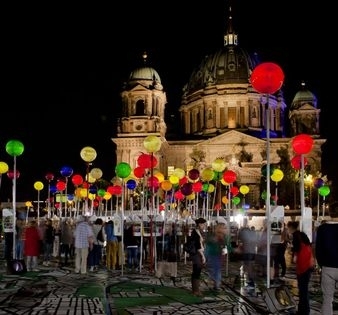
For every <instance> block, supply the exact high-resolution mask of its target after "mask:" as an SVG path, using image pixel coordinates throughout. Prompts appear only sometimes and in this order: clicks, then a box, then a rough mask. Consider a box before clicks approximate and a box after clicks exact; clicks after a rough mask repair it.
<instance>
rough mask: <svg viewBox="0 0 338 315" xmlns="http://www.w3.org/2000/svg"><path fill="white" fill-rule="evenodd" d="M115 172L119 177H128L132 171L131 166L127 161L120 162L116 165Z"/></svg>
mask: <svg viewBox="0 0 338 315" xmlns="http://www.w3.org/2000/svg"><path fill="white" fill-rule="evenodd" d="M115 172H116V175H117V176H118V177H121V178H126V177H128V176H129V175H130V173H131V167H130V165H129V164H128V163H126V162H120V163H119V164H117V165H116V168H115Z"/></svg>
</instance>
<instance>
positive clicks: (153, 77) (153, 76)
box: [129, 66, 161, 84]
mask: <svg viewBox="0 0 338 315" xmlns="http://www.w3.org/2000/svg"><path fill="white" fill-rule="evenodd" d="M139 80H150V81H153V82H157V83H160V84H161V78H160V76H159V74H158V73H157V71H156V70H155V69H154V68H151V67H146V66H144V67H141V68H137V69H135V70H133V71H132V72H131V73H130V76H129V81H139Z"/></svg>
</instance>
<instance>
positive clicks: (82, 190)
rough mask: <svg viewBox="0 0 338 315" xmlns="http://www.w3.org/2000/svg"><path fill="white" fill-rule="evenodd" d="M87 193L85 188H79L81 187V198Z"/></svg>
mask: <svg viewBox="0 0 338 315" xmlns="http://www.w3.org/2000/svg"><path fill="white" fill-rule="evenodd" d="M87 193H88V191H87V189H86V188H81V189H80V196H81V197H82V198H84V197H87Z"/></svg>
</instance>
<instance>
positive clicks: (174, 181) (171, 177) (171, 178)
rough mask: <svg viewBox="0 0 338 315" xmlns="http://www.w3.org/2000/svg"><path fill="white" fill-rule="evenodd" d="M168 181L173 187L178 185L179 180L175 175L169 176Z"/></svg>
mask: <svg viewBox="0 0 338 315" xmlns="http://www.w3.org/2000/svg"><path fill="white" fill-rule="evenodd" d="M169 181H170V182H171V183H172V184H173V185H175V184H178V183H179V181H180V179H179V178H178V177H177V176H176V175H170V176H169Z"/></svg>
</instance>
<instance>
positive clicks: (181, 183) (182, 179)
mask: <svg viewBox="0 0 338 315" xmlns="http://www.w3.org/2000/svg"><path fill="white" fill-rule="evenodd" d="M187 182H189V179H188V177H187V176H184V177H182V178H181V179H180V180H179V182H178V184H179V185H180V186H182V185H184V184H185V183H187Z"/></svg>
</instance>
